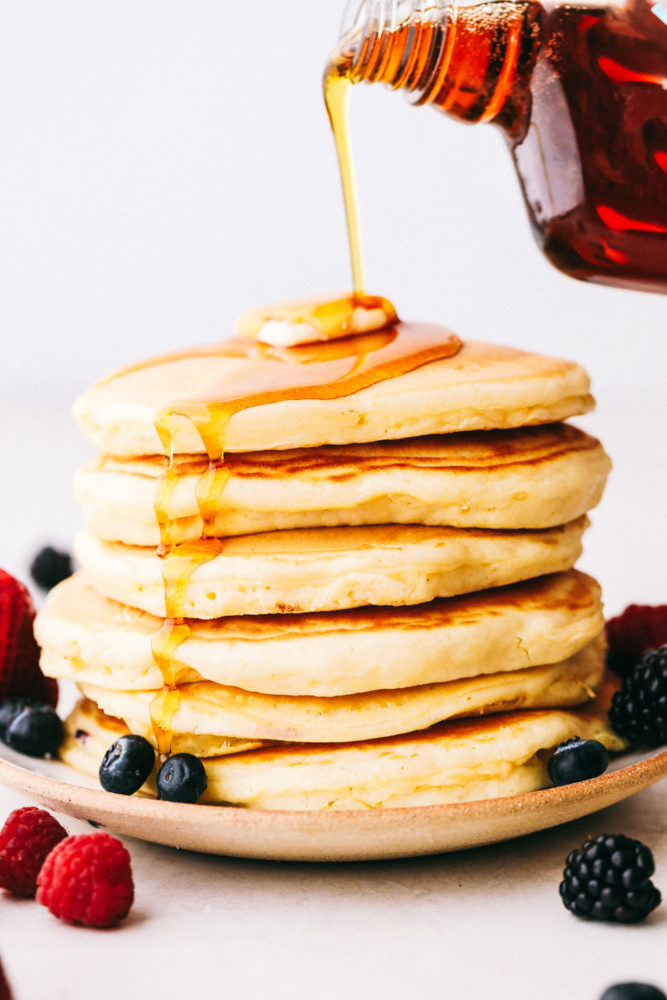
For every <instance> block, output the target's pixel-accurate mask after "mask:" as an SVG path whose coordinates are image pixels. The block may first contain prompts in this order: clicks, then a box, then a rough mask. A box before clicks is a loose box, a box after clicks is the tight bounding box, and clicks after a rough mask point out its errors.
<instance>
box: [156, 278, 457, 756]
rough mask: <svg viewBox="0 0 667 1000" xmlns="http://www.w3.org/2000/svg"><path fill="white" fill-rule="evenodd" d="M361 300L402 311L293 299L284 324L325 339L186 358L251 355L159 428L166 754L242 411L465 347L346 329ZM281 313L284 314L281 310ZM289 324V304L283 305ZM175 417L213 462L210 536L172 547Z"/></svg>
mask: <svg viewBox="0 0 667 1000" xmlns="http://www.w3.org/2000/svg"><path fill="white" fill-rule="evenodd" d="M360 305H364V306H365V307H366V308H367V309H372V308H375V309H377V310H378V312H379V315H380V316H381V317H384V318H385V320H386V317H387V316H391V317H394V316H395V311H394V310H393V307H392V306H391V304H390V303H388V302H387V300H385V299H379V298H372V297H364V296H363V295H361V296H360V295H358V294H356V293H355V294H353V295H350V296H347V297H344V298H343V299H336V300H333V301H332V302H327V301H316V302H314V303H313V302H309V303H305V304H304V305H303V306H299V305H298V304H293V305H292V306H290V310H291V312H290V313H289V314H288V315H287V321H288V322H291V323H297V324H298V323H303V324H305V325H309V326H311V327H313V328H314V329H315V330H316V331H318V332H319V333H321V334H322V335H323V336H325V337H326V339H325V340H323V341H322V342H317V343H305V344H299V345H298V346H293V347H276V346H272V345H270V344H264V343H261V342H259V341H256V340H252V339H241V338H234V339H232V340H230V341H228V342H223V343H221V344H219V345H216V346H214V347H211V348H205V349H194V350H193V351H192V352H183V353H181V354H180V355H179V356H180V357H183V356H189V354H191V355H192V356H213V355H217V356H220V355H222V356H228V357H244V358H246V359H247V361H248V365H247V369H246V373H245V375H244V377H243V378H242V379H239V377H238V374H237V375H235V376H234V379H233V381H232V380H231V379H230V380H227V381H225V380H224V379H223V380H222V381H221V382H220V383H219V384H216V385H212V386H210V387H209V388H208V389H207V390H206V392H205V393H201V394H199V395H196V396H193V397H191V398H189V399H182V400H177V401H176V402H174V403H173V404H170V405H168V406H166V407H164V408H163V409H162V410H161V411H160V412H159V413H158V414H157V415H156V418H155V427H156V430H157V433H158V435H159V437H160V440H161V442H162V445H163V448H164V451H165V453H166V454H167V455H168V456H170V460H169V462H168V464H167V466H166V467H165V469H164V471H163V473H162V475H161V477H160V479H159V482H158V486H157V491H156V497H155V512H156V516H157V519H158V523H159V526H160V539H161V543H160V546H159V549H158V554H159V556H160V557H161V559H162V575H163V579H164V585H165V612H166V619H165V622H164V624H163V625H162V626H161V628H160V629H159V630H158V631H157V632H156V633H155V635H154V636H153V639H152V651H153V656H154V658H155V662H156V663H157V665H158V667H159V668H160V671H161V673H162V677H163V680H164V690H163V692H162V693H161V694H160V695H158V696H157V697H156V698H155V699H154V701H153V705H152V707H151V719H152V722H153V728H154V732H155V737H156V741H157V744H158V749H159V752H160V753H162V754H166V753H168V752H169V746H170V742H171V733H170V727H171V720H172V719H173V716H174V713H175V712H176V711H177V709H178V704H179V696H178V690H177V688H176V685H175V684H174V676H175V675H174V670H173V662H174V657H175V655H176V651H177V649H178V647H179V646H180V644H181V643H182V642H183V641H185V639H187V638H188V636H189V635H190V628H189V625H188V623H187V620H186V619H187V613H186V612H187V608H186V604H185V599H186V592H187V586H188V582H189V580H190V578H191V576H192V574H193V573H194V572H195V570H196V569H197V567H198V566H201V565H203V564H205V563H207V562H209V561H210V560H212V559H214V558H215V557H216V556H217V555H218V554H219V553H220V552H221V551H222V549H223V546H224V539H220V538H211V537H209V536H208V534H207V528H208V527H211V525H212V521H213V519H214V517H215V511H216V509H217V508H218V507H219V502H220V497H221V494H222V492H223V490H224V487H225V484H226V482H227V480H228V479H229V470H228V469H227V468H226V466H225V462H224V455H225V432H226V429H227V426H228V424H229V421H230V420H231V418H232V417H233V416H234V415H235V414H236V413H239V412H241V411H243V410H246V409H249V408H251V407H256V406H263V405H266V404H268V403H273V402H282V401H287V400H298V399H338V398H341V397H343V396H348V395H351V394H352V393H355V392H358V391H360V390H361V389H364V388H366V387H368V386H371V385H374V384H376V383H378V382H382V381H384V380H386V379H389V378H394V377H396V376H398V375H403V374H405V373H406V372H409V371H412V370H414V369H415V368H419V367H421V366H422V365H424V364H428V363H429V362H432V361H437V360H441V359H444V358H448V357H452V356H453V355H455V354H456V353H457V352H458V350H459V349H460V346H461V343H460V341H459V339H458V337H456V336H455V335H454V334H452V333H449V332H447V331H443V330H442V328H439V327H436V326H429V325H424V324H403V323H399V322H395V323H394V322H393V320H392V323H391V325H387V323H386V321H385V322H384V323H383V325H382V327H381V328H380V329H377V330H373V331H370V332H366V333H355V334H351V335H350V334H349V333H348V330H349V328H350V324H351V323H353V322H356V320H355V310H358V309H359V308H360ZM281 309H282V311H280V310H281ZM276 317H277V320H278V321H281V322H285V318H286V314H285V309H284V307H279V309H278V310H276ZM270 320H271V311H270V310H260V311H256V312H255V313H254V314H253V316H252V319H251V320H250V321H249V322H246V323H245V324H244V323H243V322H242V323H241V328H242V329H243V330H244V332H245V335H246V337H249V336H252V334H253V332H254V333H255V334H256V333H257V332H261V328H262V325H263V324H264V323H266V322H267V321H270ZM174 417H184V418H186V419H187V420H189V421H190V422H191V424H192V425H193V426H194V427H195V428H196V430H197V432H198V434H199V436H200V437H201V440H202V443H203V445H204V448H205V450H206V453H207V455H208V458H209V465H208V470H207V472H206V473H204V474H203V475H202V477H201V478H200V480H199V483H198V484H197V490H196V494H197V503H198V506H199V510H200V513H201V517H202V523H203V534H202V537H201V539H199V540H198V541H197V542H185V543H181V544H174V542H173V539H172V530H171V523H170V518H169V513H168V511H169V501H170V498H171V496H172V494H173V490H174V488H175V486H176V482H177V475H176V472H175V470H174V468H173V464H172V463H173V434H172V426H173V424H172V421H173V418H174Z"/></svg>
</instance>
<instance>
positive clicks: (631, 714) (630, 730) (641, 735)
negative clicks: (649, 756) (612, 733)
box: [609, 646, 667, 747]
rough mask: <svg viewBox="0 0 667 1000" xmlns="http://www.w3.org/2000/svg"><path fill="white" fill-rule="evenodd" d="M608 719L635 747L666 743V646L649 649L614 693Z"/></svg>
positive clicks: (657, 745) (656, 745)
mask: <svg viewBox="0 0 667 1000" xmlns="http://www.w3.org/2000/svg"><path fill="white" fill-rule="evenodd" d="M609 721H610V722H611V724H612V726H613V728H614V729H615V730H616V732H617V733H618V734H619V736H625V737H627V739H628V740H629V741H630V743H631V744H632V746H635V747H639V746H645V747H659V746H661V745H662V744H663V743H667V646H661V647H660V649H647V650H646V652H645V653H644V655H643V656H642V658H641V661H640V663H639V664H638V665H637V666H636V667H635V669H634V670H633V672H632V673H631V674H628V676H627V677H626V678H625V680H624V681H623V684H622V685H621V689H620V691H616V692H615V694H614V696H613V698H612V700H611V707H610V709H609Z"/></svg>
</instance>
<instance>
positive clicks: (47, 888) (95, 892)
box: [37, 833, 134, 927]
mask: <svg viewBox="0 0 667 1000" xmlns="http://www.w3.org/2000/svg"><path fill="white" fill-rule="evenodd" d="M133 900H134V881H133V879H132V867H131V864H130V855H129V854H128V853H127V851H126V850H125V848H124V847H123V845H122V844H121V842H120V840H118V839H117V838H116V837H112V836H111V835H110V834H108V833H87V834H82V835H80V836H75V837H66V838H65V840H61V841H60V843H59V844H57V845H56V846H55V847H54V848H53V850H52V851H51V853H50V854H49V855H48V857H47V858H46V861H45V862H44V864H43V865H42V868H41V871H40V873H39V875H38V876H37V902H38V903H41V904H42V905H43V906H46V908H47V909H48V910H50V912H51V913H52V914H53V915H54V916H55V917H58V918H59V919H60V920H64V921H65V923H68V924H82V925H83V926H85V927H115V925H116V924H118V923H120V921H121V920H123V919H124V918H125V917H126V916H127V914H128V913H129V910H130V907H131V906H132V903H133Z"/></svg>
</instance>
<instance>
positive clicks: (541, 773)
mask: <svg viewBox="0 0 667 1000" xmlns="http://www.w3.org/2000/svg"><path fill="white" fill-rule="evenodd" d="M609 697H610V695H609V692H608V691H606V690H605V691H604V693H603V694H602V695H601V696H600V697H599V698H598V699H597V700H596V702H594V703H593V704H592V705H591V706H587V707H586V708H585V709H537V710H525V711H517V712H502V713H500V714H498V715H493V716H488V717H485V718H482V719H473V720H469V719H466V720H459V721H450V722H443V723H439V724H438V725H436V726H433V727H432V728H430V729H428V730H423V731H420V732H415V733H410V734H407V735H402V736H394V737H388V738H384V739H378V740H368V741H362V742H355V743H349V744H298V743H293V744H289V743H288V744H282V745H280V744H276V745H273V746H270V747H262V748H258V749H254V750H248V751H245V752H240V753H232V754H227V755H225V756H218V757H211V758H207V759H206V761H205V767H206V772H207V777H208V787H207V789H206V792H205V793H204V795H203V796H202V798H201V800H200V801H201V802H203V803H207V802H208V803H224V804H228V805H240V806H246V807H254V808H262V809H297V810H306V809H376V808H379V807H392V806H422V805H435V804H438V803H448V802H465V801H472V800H475V799H483V798H496V797H499V796H503V795H515V794H518V793H521V792H528V791H534V790H536V789H538V788H544V787H547V786H548V785H549V784H550V782H549V778H548V775H547V770H546V761H547V759H548V756H549V752H550V751H551V750H553V749H554V748H555V747H556V746H558V745H559V744H560V743H562V742H564V741H565V740H567V739H571V738H573V737H574V736H579V737H581V738H582V739H597V740H600V741H601V742H602V743H604V744H605V746H606V747H607V748H608V749H610V750H622V749H624V748H625V746H626V743H625V741H624V740H622V739H621V738H620V737H618V736H617V735H616V734H615V733H614V732H613V730H612V729H611V728H610V726H609V722H608V720H607V709H608V704H609ZM66 729H67V736H66V739H65V742H64V743H63V746H62V748H61V757H62V759H63V760H65V761H66V762H67V763H68V764H70V765H71V766H72V767H74V768H76V769H77V770H79V771H82V772H83V773H86V774H88V775H90V776H97V772H98V770H99V765H100V763H101V760H102V757H103V756H104V753H105V752H106V750H107V749H108V747H109V746H110V744H111V743H112V742H113V740H114V739H115V738H117V736H118V735H120V734H121V733H123V732H127V727H126V726H125V725H124V723H122V722H121V721H119V720H118V719H113V718H110V717H108V716H105V715H104V714H103V713H101V712H100V711H99V710H98V709H97V708H96V707H95V705H94V704H93V703H92V702H89V701H85V700H82V701H81V702H80V703H79V704H78V706H77V707H76V709H75V710H74V712H73V713H72V715H71V716H70V718H69V719H68V720H67V724H66ZM153 790H154V784H153V779H152V778H151V779H149V781H148V782H147V783H146V785H145V786H144V791H145V792H148V793H149V794H150V793H151V792H152V791H153Z"/></svg>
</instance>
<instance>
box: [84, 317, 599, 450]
mask: <svg viewBox="0 0 667 1000" xmlns="http://www.w3.org/2000/svg"><path fill="white" fill-rule="evenodd" d="M397 326H398V328H399V329H400V330H402V331H404V332H406V333H408V334H409V333H410V332H411V331H413V330H414V332H415V334H416V335H418V334H419V332H420V331H421V330H423V329H424V327H422V326H421V325H420V324H398V325H397ZM426 329H428V330H431V329H433V328H430V327H429V328H426ZM435 329H436V330H437V328H435ZM446 333H447V331H443V338H444V339H446V338H445V334H446ZM252 364H253V362H251V361H249V360H248V358H247V357H240V356H229V355H228V354H225V353H224V344H223V345H217V346H213V347H211V348H210V349H201V350H200V351H191V352H187V351H185V352H183V353H182V354H181V355H178V356H176V357H167V358H155V359H152V360H149V361H146V362H145V363H142V364H140V365H137V366H134V367H133V368H130V369H127V370H125V371H121V372H119V373H117V374H115V375H112V376H110V377H109V378H107V379H105V380H104V381H102V382H100V383H98V384H97V385H96V386H93V387H92V388H91V389H89V390H88V391H87V392H85V393H84V394H83V395H82V396H81V397H80V398H79V399H78V400H77V402H76V403H75V405H74V411H73V412H74V416H75V417H76V419H77V421H78V422H79V424H80V426H81V428H82V430H83V432H84V433H85V434H86V435H87V437H89V438H90V440H92V441H93V443H95V444H96V445H97V446H98V447H99V448H100V450H101V451H103V452H104V453H106V454H109V455H115V456H121V457H128V456H129V457H136V456H141V455H155V454H169V453H170V452H173V454H189V455H191V454H197V453H199V454H202V453H204V452H205V451H206V448H205V447H204V443H203V440H202V435H201V433H200V431H198V430H197V428H196V426H195V424H194V423H193V419H192V417H193V416H197V415H201V414H202V413H204V414H206V413H207V412H208V411H209V410H210V409H211V401H212V400H215V398H216V395H220V396H221V397H223V396H224V397H225V398H226V396H228V395H229V393H230V392H233V389H234V386H235V385H236V384H238V383H239V382H243V379H244V378H245V375H246V373H247V372H249V371H252V370H253V369H252V368H249V366H252ZM303 367H304V369H308V365H304V366H303ZM304 377H305V376H304ZM179 399H182V400H183V403H182V405H181V404H179V403H178V400H179ZM592 406H593V399H592V397H591V395H590V383H589V379H588V376H587V375H586V373H585V372H584V370H583V369H582V368H581V367H580V366H579V365H576V364H573V363H572V362H567V361H561V360H557V359H554V358H548V357H545V356H543V355H537V354H530V353H528V352H525V351H520V350H515V349H513V348H508V347H501V346H499V345H495V344H483V343H479V342H475V341H467V342H466V343H465V344H464V345H463V347H462V348H461V349H460V350H459V351H458V353H456V354H454V356H453V357H448V358H444V359H441V360H437V361H431V362H430V363H426V364H422V365H420V366H419V367H417V368H415V369H414V370H412V371H408V372H407V373H405V374H402V375H398V376H396V377H392V378H387V379H384V380H382V381H379V382H378V383H377V384H375V385H371V386H368V387H367V388H364V389H361V390H359V391H357V392H354V393H353V394H351V395H346V396H343V397H342V398H332V399H283V400H278V401H273V402H270V403H267V404H265V405H258V406H252V407H250V408H247V409H243V410H242V411H241V412H236V413H234V414H233V415H232V416H231V418H230V419H229V421H228V423H227V422H225V429H224V450H225V452H236V451H240V452H249V451H267V450H276V449H284V448H302V447H319V446H321V445H338V444H350V443H361V442H369V441H385V440H391V439H396V438H406V437H416V436H422V435H428V434H442V433H451V432H454V431H470V430H484V429H492V428H498V429H506V428H511V427H520V426H524V425H532V424H544V423H551V422H553V421H557V420H564V419H567V418H568V417H572V416H576V415H578V414H581V413H586V412H587V411H588V410H590V409H591V408H592ZM165 411H166V412H170V413H171V415H170V418H169V421H168V423H169V431H170V439H171V440H170V442H169V450H166V449H165V444H164V443H163V440H162V439H161V436H160V435H159V434H158V432H157V430H156V426H155V421H156V418H157V417H158V415H159V414H160V413H162V412H165Z"/></svg>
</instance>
